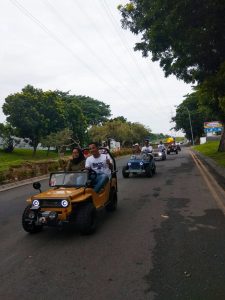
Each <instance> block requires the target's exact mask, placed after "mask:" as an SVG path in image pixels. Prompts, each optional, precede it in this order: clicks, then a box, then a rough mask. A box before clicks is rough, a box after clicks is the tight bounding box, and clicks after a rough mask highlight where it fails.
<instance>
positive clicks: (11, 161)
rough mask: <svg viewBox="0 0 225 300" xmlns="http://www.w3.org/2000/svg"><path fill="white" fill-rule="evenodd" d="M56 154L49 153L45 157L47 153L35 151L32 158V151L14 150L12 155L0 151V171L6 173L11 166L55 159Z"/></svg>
mask: <svg viewBox="0 0 225 300" xmlns="http://www.w3.org/2000/svg"><path fill="white" fill-rule="evenodd" d="M57 158H58V154H57V153H56V152H50V153H49V155H48V156H47V151H43V150H37V152H36V155H35V156H33V151H32V150H30V149H14V151H13V152H12V153H5V152H4V151H3V150H1V149H0V171H7V170H8V169H9V168H10V167H12V166H18V165H20V164H22V163H24V162H29V161H31V162H35V161H43V160H51V159H57Z"/></svg>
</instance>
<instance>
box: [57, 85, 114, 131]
mask: <svg viewBox="0 0 225 300" xmlns="http://www.w3.org/2000/svg"><path fill="white" fill-rule="evenodd" d="M56 92H57V94H58V95H59V96H60V97H61V98H62V99H63V101H64V102H65V103H67V104H69V103H70V104H72V103H73V104H74V105H77V106H78V107H80V109H81V111H82V113H83V116H84V118H85V121H86V123H87V126H88V127H90V126H92V125H98V124H101V123H103V122H105V121H107V120H108V117H110V115H111V112H110V107H109V105H107V104H105V103H104V102H102V101H99V100H96V99H93V98H91V97H87V96H81V95H79V96H77V95H69V93H64V92H61V91H56Z"/></svg>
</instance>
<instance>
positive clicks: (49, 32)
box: [10, 0, 133, 109]
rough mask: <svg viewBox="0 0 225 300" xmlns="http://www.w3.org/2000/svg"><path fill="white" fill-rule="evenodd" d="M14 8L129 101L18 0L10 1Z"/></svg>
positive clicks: (121, 97)
mask: <svg viewBox="0 0 225 300" xmlns="http://www.w3.org/2000/svg"><path fill="white" fill-rule="evenodd" d="M10 1H11V2H12V4H13V5H14V6H16V7H17V8H18V9H19V10H20V11H21V12H22V13H23V14H25V15H26V16H27V17H28V18H29V19H31V20H32V21H33V22H34V23H36V24H37V25H38V26H39V27H40V28H41V29H42V30H43V31H44V32H45V33H46V34H47V35H49V36H51V38H52V39H54V40H55V41H56V42H57V43H58V44H60V45H61V46H62V47H63V48H64V49H65V50H66V51H68V52H69V53H70V54H71V55H72V56H73V57H74V58H75V59H77V60H78V61H80V62H81V63H82V64H83V65H84V66H85V67H86V68H87V69H88V70H89V71H90V72H92V73H94V74H95V76H96V77H97V78H98V79H99V80H100V81H101V82H104V83H105V84H106V85H107V86H108V87H110V88H111V89H112V90H113V91H114V92H115V93H116V94H118V95H119V96H120V99H123V100H124V101H125V103H127V100H126V99H125V98H124V96H123V95H122V94H121V93H120V92H119V91H118V90H116V89H115V88H114V87H113V86H112V85H111V84H109V83H108V81H106V80H105V79H104V78H103V77H102V76H100V75H99V74H98V73H96V72H95V71H94V70H93V69H92V68H90V67H89V65H88V64H86V62H85V61H84V60H82V59H81V58H80V57H79V56H78V55H76V54H75V53H74V51H73V50H72V49H71V48H69V47H68V46H67V45H65V44H64V43H63V42H62V41H61V40H60V39H59V38H58V37H57V36H56V35H55V34H54V33H53V32H52V31H50V30H49V29H48V28H47V27H46V26H45V25H44V24H43V23H42V22H40V21H39V20H38V19H37V18H36V17H34V16H33V15H32V14H31V13H30V12H29V11H28V10H27V9H26V8H25V7H24V6H23V5H21V4H20V3H19V2H18V1H17V0H10ZM129 108H130V109H133V107H132V106H131V107H128V109H129Z"/></svg>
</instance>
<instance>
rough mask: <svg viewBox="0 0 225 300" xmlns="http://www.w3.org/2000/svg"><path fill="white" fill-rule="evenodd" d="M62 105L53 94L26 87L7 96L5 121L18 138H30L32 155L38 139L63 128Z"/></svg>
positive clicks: (4, 106)
mask: <svg viewBox="0 0 225 300" xmlns="http://www.w3.org/2000/svg"><path fill="white" fill-rule="evenodd" d="M62 109H63V108H62V103H61V102H60V98H59V97H58V96H57V95H56V94H55V93H54V92H43V91H42V90H41V89H35V88H34V87H32V86H30V85H27V86H26V87H25V88H24V89H22V92H21V93H16V94H12V95H9V96H8V97H6V99H5V103H4V104H3V112H4V114H5V115H6V116H7V118H6V119H7V121H8V122H9V123H10V124H11V125H12V126H14V127H15V128H17V131H18V134H19V136H20V137H26V138H30V139H31V141H32V146H33V148H34V153H35V152H36V148H37V145H38V143H39V142H40V139H41V138H42V137H44V136H46V135H48V134H49V133H50V132H54V131H57V130H59V129H60V128H62V127H63V124H64V116H63V113H62Z"/></svg>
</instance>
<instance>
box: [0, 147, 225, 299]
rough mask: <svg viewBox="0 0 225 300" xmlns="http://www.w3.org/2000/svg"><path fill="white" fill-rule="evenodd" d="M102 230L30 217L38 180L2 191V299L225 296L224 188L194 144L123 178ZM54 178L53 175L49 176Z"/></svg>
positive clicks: (101, 218) (102, 218)
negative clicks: (28, 222)
mask: <svg viewBox="0 0 225 300" xmlns="http://www.w3.org/2000/svg"><path fill="white" fill-rule="evenodd" d="M125 161H126V159H125V158H123V159H119V160H118V163H117V164H118V170H119V172H118V186H119V193H118V196H119V202H118V210H117V211H116V212H115V213H110V214H109V213H106V212H104V211H101V212H99V222H98V229H97V232H96V233H95V234H94V235H91V236H80V235H79V234H78V233H76V232H74V231H73V230H62V231H61V230H57V229H55V228H50V229H44V231H43V232H41V233H38V234H34V235H30V234H27V233H26V232H24V230H23V229H22V226H21V216H22V212H23V209H24V207H25V205H26V203H25V199H26V198H27V197H28V196H30V195H32V194H34V193H35V191H34V190H33V188H32V186H30V185H28V186H23V187H18V188H15V189H12V190H9V191H5V192H1V193H0V225H1V231H0V243H1V244H0V299H5V300H7V299H10V300H13V299H23V300H26V299H32V300H35V299H54V300H57V299H77V300H89V299H90V300H91V299H92V300H111V299H112V300H145V299H146V300H151V299H155V300H164V299H165V300H174V299H181V300H185V299H188V300H207V299H212V300H217V299H221V300H222V299H225V218H224V212H225V206H224V201H225V198H224V197H223V196H224V195H223V191H221V190H220V191H219V188H218V186H217V185H216V183H214V182H213V179H212V178H211V177H210V174H208V175H207V170H205V169H204V166H202V165H201V163H200V162H199V161H198V160H197V159H196V158H195V157H193V156H192V155H191V154H190V151H189V150H188V149H182V151H181V152H180V153H179V154H178V155H176V154H172V155H170V156H168V159H167V160H166V161H163V162H156V164H157V174H156V175H155V176H154V177H153V178H145V177H134V176H133V177H132V176H131V177H130V178H128V179H124V178H122V175H121V168H122V166H123V165H124V163H125ZM43 187H47V182H46V181H45V182H43Z"/></svg>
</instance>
